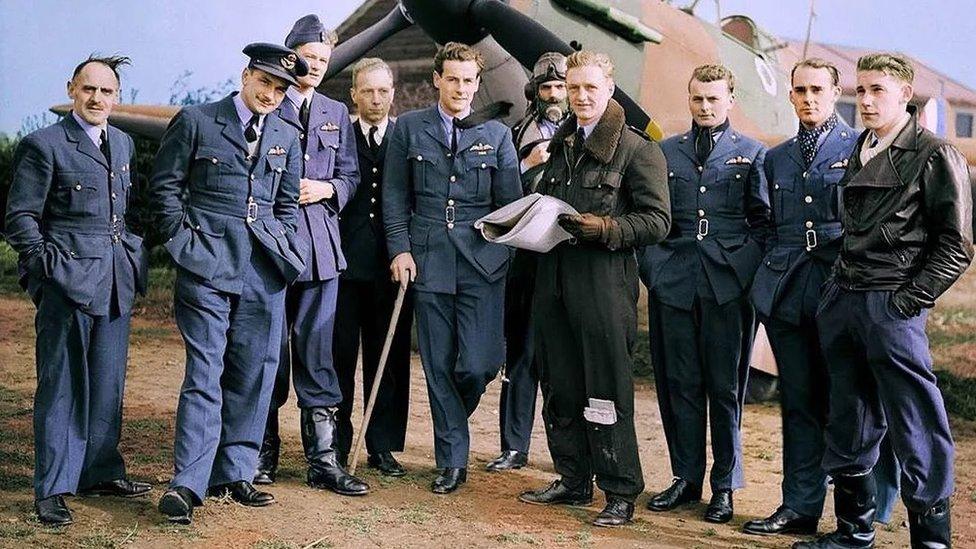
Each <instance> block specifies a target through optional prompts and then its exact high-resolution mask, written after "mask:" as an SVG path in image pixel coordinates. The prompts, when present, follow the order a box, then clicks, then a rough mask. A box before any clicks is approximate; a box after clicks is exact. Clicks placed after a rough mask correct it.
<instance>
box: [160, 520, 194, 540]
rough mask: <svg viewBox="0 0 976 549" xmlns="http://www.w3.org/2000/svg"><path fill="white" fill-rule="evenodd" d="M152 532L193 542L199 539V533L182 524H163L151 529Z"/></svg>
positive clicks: (191, 527)
mask: <svg viewBox="0 0 976 549" xmlns="http://www.w3.org/2000/svg"><path fill="white" fill-rule="evenodd" d="M152 530H153V531H154V532H157V533H160V534H166V535H169V536H173V537H177V538H180V539H183V540H195V539H199V538H200V533H199V532H197V530H196V529H195V528H194V527H193V526H189V525H184V524H173V523H169V522H167V523H163V524H157V525H155V526H153V527H152Z"/></svg>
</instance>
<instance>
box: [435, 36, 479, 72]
mask: <svg viewBox="0 0 976 549" xmlns="http://www.w3.org/2000/svg"><path fill="white" fill-rule="evenodd" d="M445 61H474V62H475V63H477V64H478V75H479V76H480V75H481V71H483V70H485V60H484V58H483V57H481V52H480V51H478V50H476V49H474V48H472V47H471V46H469V45H467V44H462V43H460V42H448V43H447V44H444V46H443V47H441V48H440V49H439V50H437V53H436V54H435V55H434V72H436V73H437V74H443V73H444V62H445Z"/></svg>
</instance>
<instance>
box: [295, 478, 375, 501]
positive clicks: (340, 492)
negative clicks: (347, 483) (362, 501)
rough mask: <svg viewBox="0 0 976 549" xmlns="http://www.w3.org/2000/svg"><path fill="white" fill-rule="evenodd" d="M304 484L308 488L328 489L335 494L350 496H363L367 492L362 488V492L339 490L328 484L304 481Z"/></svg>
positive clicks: (367, 491)
mask: <svg viewBox="0 0 976 549" xmlns="http://www.w3.org/2000/svg"><path fill="white" fill-rule="evenodd" d="M305 484H307V485H308V486H309V488H315V489H316V490H328V491H330V492H335V493H336V494H339V495H340V496H352V497H356V496H365V495H366V494H368V493H369V490H364V491H362V492H351V491H349V490H340V489H338V488H334V487H332V486H328V485H326V484H313V483H311V482H306V483H305Z"/></svg>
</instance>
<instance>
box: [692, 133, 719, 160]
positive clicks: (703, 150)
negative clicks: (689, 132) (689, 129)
mask: <svg viewBox="0 0 976 549" xmlns="http://www.w3.org/2000/svg"><path fill="white" fill-rule="evenodd" d="M714 146H715V141H714V140H712V132H711V131H710V130H709V129H708V128H701V130H699V132H698V135H697V136H696V137H695V155H696V156H697V157H698V162H699V163H700V164H702V165H704V164H705V162H706V161H707V160H708V155H710V154H712V147H714Z"/></svg>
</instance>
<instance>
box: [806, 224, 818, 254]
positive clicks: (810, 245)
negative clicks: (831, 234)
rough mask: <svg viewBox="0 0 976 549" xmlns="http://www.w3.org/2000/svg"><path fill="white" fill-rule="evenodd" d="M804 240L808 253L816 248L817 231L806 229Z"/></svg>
mask: <svg viewBox="0 0 976 549" xmlns="http://www.w3.org/2000/svg"><path fill="white" fill-rule="evenodd" d="M806 239H807V251H808V252H809V251H810V250H812V249H814V248H816V247H817V231H815V230H813V229H807V232H806Z"/></svg>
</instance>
